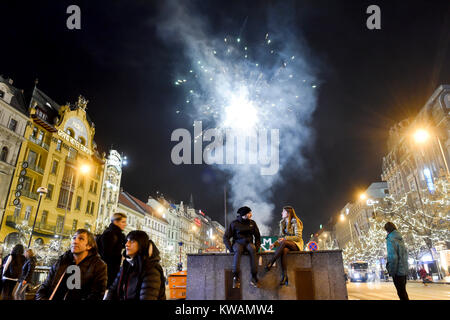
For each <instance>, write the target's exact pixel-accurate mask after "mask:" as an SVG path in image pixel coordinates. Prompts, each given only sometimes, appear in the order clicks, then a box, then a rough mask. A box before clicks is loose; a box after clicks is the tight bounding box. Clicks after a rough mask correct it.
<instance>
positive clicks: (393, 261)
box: [384, 222, 409, 300]
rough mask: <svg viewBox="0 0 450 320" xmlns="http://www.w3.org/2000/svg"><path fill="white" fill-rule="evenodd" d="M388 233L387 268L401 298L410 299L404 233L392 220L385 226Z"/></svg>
mask: <svg viewBox="0 0 450 320" xmlns="http://www.w3.org/2000/svg"><path fill="white" fill-rule="evenodd" d="M384 229H385V230H386V231H387V233H388V235H387V237H386V247H387V264H386V269H387V271H388V272H389V275H391V276H392V279H393V281H394V285H395V288H396V289H397V294H398V297H399V298H400V300H409V298H408V293H407V292H406V281H407V280H406V277H407V275H408V252H407V250H406V247H405V243H404V242H403V238H402V235H401V234H400V232H398V231H397V227H396V226H395V225H394V224H393V223H392V222H387V223H386V224H385V226H384Z"/></svg>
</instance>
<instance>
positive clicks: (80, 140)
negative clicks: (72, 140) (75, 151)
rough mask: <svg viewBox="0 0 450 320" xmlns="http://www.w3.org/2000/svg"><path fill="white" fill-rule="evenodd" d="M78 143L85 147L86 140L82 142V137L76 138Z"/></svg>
mask: <svg viewBox="0 0 450 320" xmlns="http://www.w3.org/2000/svg"><path fill="white" fill-rule="evenodd" d="M78 142H79V143H81V144H82V145H83V146H85V145H86V140H84V138H83V137H78Z"/></svg>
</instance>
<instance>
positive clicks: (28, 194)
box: [20, 190, 39, 200]
mask: <svg viewBox="0 0 450 320" xmlns="http://www.w3.org/2000/svg"><path fill="white" fill-rule="evenodd" d="M20 192H21V193H22V195H23V196H25V197H27V198H29V199H33V200H38V199H39V194H37V193H34V192H31V191H28V190H21V191H20Z"/></svg>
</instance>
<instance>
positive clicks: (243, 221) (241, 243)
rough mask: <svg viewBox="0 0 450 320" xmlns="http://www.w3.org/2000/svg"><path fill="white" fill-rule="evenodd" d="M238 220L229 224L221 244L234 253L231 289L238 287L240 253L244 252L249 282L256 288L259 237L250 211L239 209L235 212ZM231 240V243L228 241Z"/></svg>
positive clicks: (246, 208)
mask: <svg viewBox="0 0 450 320" xmlns="http://www.w3.org/2000/svg"><path fill="white" fill-rule="evenodd" d="M237 213H238V218H237V219H236V220H234V221H232V222H231V223H230V225H229V226H228V228H227V230H226V232H225V234H224V236H223V243H224V244H225V246H226V247H227V249H228V250H229V251H230V252H231V253H234V260H233V288H239V287H240V278H239V269H240V264H241V256H242V253H243V252H244V251H245V250H246V251H247V252H248V253H249V256H250V268H251V276H252V277H251V281H250V284H251V285H252V286H254V287H257V286H258V278H257V264H256V252H258V251H259V248H260V247H261V235H260V233H259V229H258V226H257V225H256V222H255V221H253V220H251V217H252V210H251V209H250V208H249V207H241V208H239V210H238V211H237ZM231 238H233V242H232V243H231V242H230V239H231Z"/></svg>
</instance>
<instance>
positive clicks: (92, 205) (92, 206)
mask: <svg viewBox="0 0 450 320" xmlns="http://www.w3.org/2000/svg"><path fill="white" fill-rule="evenodd" d="M94 207H95V203H94V202H93V201H92V202H91V215H94Z"/></svg>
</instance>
